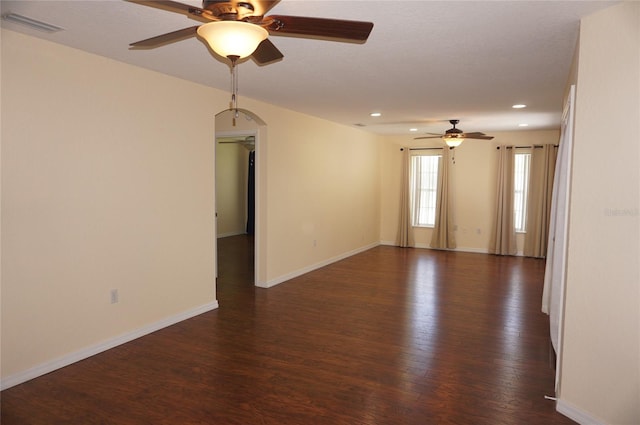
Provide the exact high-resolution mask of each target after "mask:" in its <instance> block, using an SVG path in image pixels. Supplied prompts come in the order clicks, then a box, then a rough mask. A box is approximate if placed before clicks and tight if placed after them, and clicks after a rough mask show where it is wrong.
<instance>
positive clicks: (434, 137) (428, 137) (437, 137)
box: [413, 136, 442, 140]
mask: <svg viewBox="0 0 640 425" xmlns="http://www.w3.org/2000/svg"><path fill="white" fill-rule="evenodd" d="M441 138H442V136H422V137H414V138H413V140H418V139H441Z"/></svg>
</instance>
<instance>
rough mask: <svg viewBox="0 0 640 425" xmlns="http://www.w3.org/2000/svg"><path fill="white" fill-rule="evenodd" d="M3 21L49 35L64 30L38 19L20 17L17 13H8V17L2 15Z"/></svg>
mask: <svg viewBox="0 0 640 425" xmlns="http://www.w3.org/2000/svg"><path fill="white" fill-rule="evenodd" d="M2 19H4V20H5V21H9V22H14V23H16V24H20V25H24V26H27V27H29V28H33V29H35V30H38V31H44V32H49V33H51V32H58V31H62V30H63V29H64V28H61V27H58V26H56V25H53V24H48V23H46V22H42V21H38V20H37V19H33V18H29V17H27V16H22V15H19V14H17V13H7V14H6V15H2Z"/></svg>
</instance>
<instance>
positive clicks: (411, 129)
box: [409, 128, 418, 131]
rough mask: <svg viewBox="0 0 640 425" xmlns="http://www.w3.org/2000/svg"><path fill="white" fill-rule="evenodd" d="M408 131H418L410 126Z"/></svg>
mask: <svg viewBox="0 0 640 425" xmlns="http://www.w3.org/2000/svg"><path fill="white" fill-rule="evenodd" d="M409 131H418V129H417V128H410V129H409Z"/></svg>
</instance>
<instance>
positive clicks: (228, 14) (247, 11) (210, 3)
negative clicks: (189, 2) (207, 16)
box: [202, 0, 255, 20]
mask: <svg viewBox="0 0 640 425" xmlns="http://www.w3.org/2000/svg"><path fill="white" fill-rule="evenodd" d="M202 8H203V9H205V10H208V11H209V12H211V14H212V15H213V16H215V17H216V18H218V19H222V20H238V19H242V18H244V17H246V16H251V15H253V13H254V11H255V9H254V7H253V5H252V4H251V3H248V2H237V3H235V5H234V4H233V3H231V2H228V1H216V0H203V2H202Z"/></svg>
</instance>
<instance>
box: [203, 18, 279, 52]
mask: <svg viewBox="0 0 640 425" xmlns="http://www.w3.org/2000/svg"><path fill="white" fill-rule="evenodd" d="M198 35H199V36H200V37H202V38H204V39H205V41H206V42H207V43H208V44H209V46H211V48H212V49H213V51H214V52H216V53H217V54H219V55H220V56H222V57H225V58H226V57H229V56H238V57H239V58H246V57H247V56H251V54H252V53H253V52H254V51H255V50H256V48H257V47H258V44H260V43H261V42H262V40H264V39H265V38H267V36H268V35H269V33H268V32H267V30H265V29H264V28H262V27H261V26H259V25H255V24H250V23H248V22H241V21H216V22H209V23H208V24H204V25H200V26H199V27H198Z"/></svg>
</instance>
